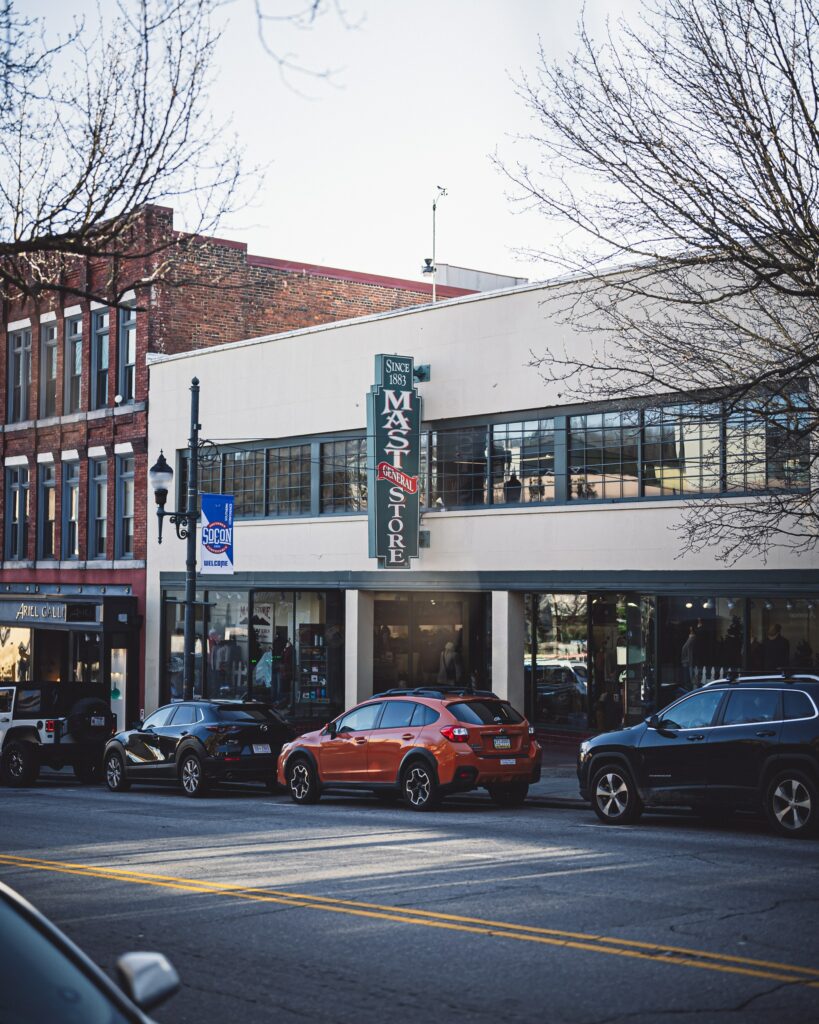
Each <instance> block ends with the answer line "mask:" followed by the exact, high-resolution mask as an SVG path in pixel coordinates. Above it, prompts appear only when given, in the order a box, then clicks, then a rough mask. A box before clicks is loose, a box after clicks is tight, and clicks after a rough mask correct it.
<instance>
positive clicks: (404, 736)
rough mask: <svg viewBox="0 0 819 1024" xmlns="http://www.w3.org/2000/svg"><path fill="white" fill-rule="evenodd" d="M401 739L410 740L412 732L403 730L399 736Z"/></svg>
mask: <svg viewBox="0 0 819 1024" xmlns="http://www.w3.org/2000/svg"><path fill="white" fill-rule="evenodd" d="M401 739H402V740H411V739H412V733H411V732H405V733H404V735H403V736H402V737H401Z"/></svg>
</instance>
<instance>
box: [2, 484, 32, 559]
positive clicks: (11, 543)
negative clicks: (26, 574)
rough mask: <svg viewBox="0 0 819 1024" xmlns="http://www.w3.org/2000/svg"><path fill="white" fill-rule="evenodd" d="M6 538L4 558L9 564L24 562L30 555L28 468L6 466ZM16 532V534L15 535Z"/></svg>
mask: <svg viewBox="0 0 819 1024" xmlns="http://www.w3.org/2000/svg"><path fill="white" fill-rule="evenodd" d="M5 483H6V516H5V519H6V524H5V525H6V536H5V543H4V550H3V556H4V558H5V560H6V561H7V562H24V561H25V560H26V557H27V554H28V527H29V520H30V516H29V505H28V502H29V472H28V466H6V473H5ZM15 530H16V533H15Z"/></svg>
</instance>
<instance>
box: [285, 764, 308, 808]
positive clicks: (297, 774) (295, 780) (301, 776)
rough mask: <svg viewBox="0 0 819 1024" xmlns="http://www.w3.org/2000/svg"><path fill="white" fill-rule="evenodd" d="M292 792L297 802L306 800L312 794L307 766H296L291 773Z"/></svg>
mask: <svg viewBox="0 0 819 1024" xmlns="http://www.w3.org/2000/svg"><path fill="white" fill-rule="evenodd" d="M290 792H291V793H292V794H293V796H294V797H295V798H296V800H304V798H305V797H306V796H307V794H308V793H309V792H310V772H309V771H308V768H307V765H306V764H301V763H299V764H296V765H294V766H293V770H292V771H291V772H290Z"/></svg>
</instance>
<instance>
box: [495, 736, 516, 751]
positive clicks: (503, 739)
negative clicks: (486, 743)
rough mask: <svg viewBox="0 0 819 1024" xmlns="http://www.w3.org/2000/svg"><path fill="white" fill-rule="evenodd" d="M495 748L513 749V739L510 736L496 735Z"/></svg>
mask: <svg viewBox="0 0 819 1024" xmlns="http://www.w3.org/2000/svg"><path fill="white" fill-rule="evenodd" d="M493 742H494V744H495V750H511V749H512V741H511V740H510V739H509V737H508V736H495V737H494V741H493Z"/></svg>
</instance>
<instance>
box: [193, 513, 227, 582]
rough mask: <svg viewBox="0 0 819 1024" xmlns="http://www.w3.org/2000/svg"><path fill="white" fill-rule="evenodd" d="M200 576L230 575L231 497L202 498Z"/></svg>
mask: <svg viewBox="0 0 819 1024" xmlns="http://www.w3.org/2000/svg"><path fill="white" fill-rule="evenodd" d="M199 562H200V565H201V568H200V570H199V572H200V573H201V574H202V575H203V576H207V575H212V576H217V575H221V576H227V575H231V574H232V573H233V495H232V494H203V495H202V545H201V550H200V559H199Z"/></svg>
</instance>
